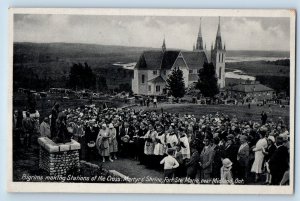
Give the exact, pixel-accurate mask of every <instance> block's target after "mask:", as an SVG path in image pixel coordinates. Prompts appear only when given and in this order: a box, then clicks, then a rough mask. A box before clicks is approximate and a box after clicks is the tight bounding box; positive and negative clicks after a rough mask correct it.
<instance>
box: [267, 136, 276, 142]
mask: <svg viewBox="0 0 300 201" xmlns="http://www.w3.org/2000/svg"><path fill="white" fill-rule="evenodd" d="M268 140H271V141H272V142H273V143H275V138H274V136H272V135H270V136H269V137H268Z"/></svg>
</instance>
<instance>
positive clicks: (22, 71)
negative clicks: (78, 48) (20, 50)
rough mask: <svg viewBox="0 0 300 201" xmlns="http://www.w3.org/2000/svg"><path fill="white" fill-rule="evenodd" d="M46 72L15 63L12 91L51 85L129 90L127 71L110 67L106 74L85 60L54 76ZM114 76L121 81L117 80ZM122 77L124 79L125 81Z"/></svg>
mask: <svg viewBox="0 0 300 201" xmlns="http://www.w3.org/2000/svg"><path fill="white" fill-rule="evenodd" d="M47 72H48V71H44V72H43V73H42V74H38V73H37V72H36V69H35V68H31V67H26V66H24V65H22V64H21V65H20V64H19V65H15V66H14V70H13V88H14V91H16V90H17V89H19V88H25V89H32V90H37V91H48V90H49V89H50V88H52V87H62V88H70V89H73V90H82V89H89V90H93V91H96V92H122V91H126V92H131V85H130V84H129V83H127V80H130V81H131V79H130V76H128V75H127V71H121V70H120V69H118V70H115V69H112V71H111V72H110V74H109V72H107V73H106V74H104V73H103V72H97V73H95V72H94V71H93V70H92V68H91V67H90V66H89V65H88V64H87V63H86V62H85V63H73V65H72V66H71V68H70V71H69V72H67V71H66V72H64V73H63V74H55V77H54V78H53V77H51V75H50V74H49V72H48V73H47ZM125 73H126V74H125ZM116 78H118V79H120V80H123V81H122V82H119V80H116ZM107 79H108V80H107ZM124 79H126V80H125V82H124ZM108 84H110V85H111V84H113V87H112V86H111V87H108Z"/></svg>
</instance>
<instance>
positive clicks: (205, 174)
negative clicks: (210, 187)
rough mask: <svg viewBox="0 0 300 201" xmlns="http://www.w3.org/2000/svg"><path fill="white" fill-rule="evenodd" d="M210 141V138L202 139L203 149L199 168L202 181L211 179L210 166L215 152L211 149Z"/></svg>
mask: <svg viewBox="0 0 300 201" xmlns="http://www.w3.org/2000/svg"><path fill="white" fill-rule="evenodd" d="M211 140H212V138H211V137H210V136H207V137H206V138H204V142H203V143H204V148H203V149H202V152H201V154H200V163H199V164H200V167H201V169H202V170H201V178H202V179H211V173H212V164H213V160H214V155H215V151H214V149H213V148H212V147H211Z"/></svg>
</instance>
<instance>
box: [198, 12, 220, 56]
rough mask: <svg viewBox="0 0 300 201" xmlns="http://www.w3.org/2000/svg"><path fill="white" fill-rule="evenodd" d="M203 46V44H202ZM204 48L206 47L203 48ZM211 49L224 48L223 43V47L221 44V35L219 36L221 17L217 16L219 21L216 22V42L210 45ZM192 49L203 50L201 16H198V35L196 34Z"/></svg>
mask: <svg viewBox="0 0 300 201" xmlns="http://www.w3.org/2000/svg"><path fill="white" fill-rule="evenodd" d="M204 46H205V45H204ZM204 49H206V47H205V48H204ZM211 49H212V50H213V49H216V50H225V44H224V47H223V46H222V37H221V18H220V17H219V23H218V30H217V35H216V42H215V45H214V46H213V45H212V46H211ZM193 50H194V51H195V50H196V51H197V50H198V51H201V50H203V39H202V31H201V18H200V26H199V31H198V36H197V43H196V46H194V48H193Z"/></svg>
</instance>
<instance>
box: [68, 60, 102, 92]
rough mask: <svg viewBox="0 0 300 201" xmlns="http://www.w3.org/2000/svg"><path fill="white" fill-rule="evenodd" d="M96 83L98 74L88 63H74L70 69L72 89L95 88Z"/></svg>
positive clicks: (69, 83)
mask: <svg viewBox="0 0 300 201" xmlns="http://www.w3.org/2000/svg"><path fill="white" fill-rule="evenodd" d="M95 85H96V75H95V74H94V73H93V71H92V69H91V67H89V66H88V64H87V63H84V65H82V64H81V63H78V64H76V63H75V64H73V66H72V67H71V69H70V76H69V82H68V86H69V87H70V88H72V89H93V88H95Z"/></svg>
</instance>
